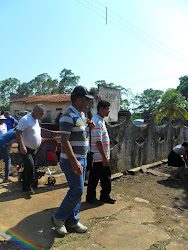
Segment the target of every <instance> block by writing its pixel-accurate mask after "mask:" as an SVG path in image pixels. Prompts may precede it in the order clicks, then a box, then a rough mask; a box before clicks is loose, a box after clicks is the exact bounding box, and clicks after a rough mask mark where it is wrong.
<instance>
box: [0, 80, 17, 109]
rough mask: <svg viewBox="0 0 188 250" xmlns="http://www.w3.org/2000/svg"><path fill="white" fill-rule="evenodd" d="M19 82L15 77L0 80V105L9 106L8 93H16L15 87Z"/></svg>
mask: <svg viewBox="0 0 188 250" xmlns="http://www.w3.org/2000/svg"><path fill="white" fill-rule="evenodd" d="M19 84H20V81H19V80H18V79H16V78H8V79H5V80H3V81H0V92H1V99H0V105H1V106H3V107H4V108H5V107H8V106H9V99H10V93H17V91H16V89H17V87H18V86H19Z"/></svg>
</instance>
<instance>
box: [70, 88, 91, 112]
mask: <svg viewBox="0 0 188 250" xmlns="http://www.w3.org/2000/svg"><path fill="white" fill-rule="evenodd" d="M91 99H93V96H92V95H89V92H88V90H87V89H86V88H85V87H83V86H76V87H75V88H74V90H73V91H72V93H71V101H72V105H73V106H74V107H75V108H76V109H77V110H78V111H83V110H85V109H86V108H87V107H88V104H89V100H91Z"/></svg>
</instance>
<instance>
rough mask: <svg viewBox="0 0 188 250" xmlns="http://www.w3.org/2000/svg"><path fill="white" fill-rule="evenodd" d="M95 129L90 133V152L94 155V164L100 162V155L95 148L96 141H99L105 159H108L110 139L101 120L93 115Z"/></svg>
mask: <svg viewBox="0 0 188 250" xmlns="http://www.w3.org/2000/svg"><path fill="white" fill-rule="evenodd" d="M92 120H93V121H94V123H95V128H94V129H93V130H92V131H91V151H92V152H93V153H94V158H93V159H94V162H101V161H102V155H101V154H100V153H99V150H98V148H97V144H96V142H97V141H101V142H102V145H103V148H104V152H105V154H106V157H107V159H110V138H109V135H108V131H107V128H106V125H105V121H104V120H103V118H102V117H101V116H100V115H98V114H95V115H94V116H93V118H92Z"/></svg>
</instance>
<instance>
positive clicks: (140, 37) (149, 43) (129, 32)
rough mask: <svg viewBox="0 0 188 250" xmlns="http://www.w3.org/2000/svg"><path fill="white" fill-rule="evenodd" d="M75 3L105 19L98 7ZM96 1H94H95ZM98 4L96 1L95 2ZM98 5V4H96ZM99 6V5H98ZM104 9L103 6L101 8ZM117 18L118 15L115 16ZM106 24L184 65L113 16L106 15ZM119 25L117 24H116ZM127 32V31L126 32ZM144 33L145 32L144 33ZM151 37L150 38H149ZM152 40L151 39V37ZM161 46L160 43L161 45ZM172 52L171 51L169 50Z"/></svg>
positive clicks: (182, 61)
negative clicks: (108, 23)
mask: <svg viewBox="0 0 188 250" xmlns="http://www.w3.org/2000/svg"><path fill="white" fill-rule="evenodd" d="M76 1H77V2H79V3H80V4H82V5H84V6H85V7H86V8H88V9H90V10H92V11H93V12H95V13H96V14H97V15H99V16H100V17H102V18H103V19H106V12H105V11H102V10H101V9H99V8H98V7H96V6H95V5H93V4H91V3H90V2H88V1H87V0H84V1H85V3H87V4H89V5H90V6H92V8H91V7H89V6H88V5H86V4H84V3H83V1H82V2H81V1H79V0H76ZM95 1H96V0H95ZM96 2H98V1H96ZM98 3H99V2H98ZM99 4H100V3H99ZM100 5H101V6H103V5H102V4H100ZM103 7H104V6H103ZM93 8H95V9H97V10H99V11H100V12H102V13H103V14H105V15H104V16H102V15H101V14H99V13H98V12H97V11H95V10H93ZM117 16H118V15H117ZM109 17H110V18H111V19H113V20H114V21H115V22H113V21H111V20H110V19H109ZM121 19H123V18H121ZM108 22H110V23H111V24H113V25H115V26H116V27H118V28H120V29H122V30H123V31H125V32H126V33H128V34H129V35H131V36H132V37H134V38H136V39H137V40H139V41H141V42H142V43H144V44H146V45H148V46H149V47H151V48H152V49H154V50H156V51H158V52H159V53H162V54H163V55H165V56H167V57H169V58H171V59H173V60H175V61H178V62H181V63H184V60H182V59H181V58H179V57H177V56H176V55H174V54H172V53H171V52H169V51H167V50H166V49H164V48H161V47H160V46H159V45H157V44H155V43H154V42H151V41H149V40H148V39H147V38H146V37H144V36H143V35H140V34H139V33H138V32H135V31H134V30H132V29H131V28H129V27H127V26H126V25H125V24H124V23H121V22H120V21H119V20H117V19H116V18H114V17H113V16H111V15H108ZM117 23H119V24H120V25H121V26H120V25H119V24H117ZM127 30H128V31H127ZM144 33H145V32H144ZM145 34H146V35H147V36H150V35H148V34H147V33H145ZM150 37H151V36H150ZM151 38H152V37H151ZM152 39H153V40H156V39H154V38H152ZM156 41H157V40H156ZM161 44H162V43H161ZM165 46H166V47H168V46H167V45H165ZM171 50H172V49H171Z"/></svg>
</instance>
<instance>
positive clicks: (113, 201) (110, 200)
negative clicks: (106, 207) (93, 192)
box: [100, 196, 116, 204]
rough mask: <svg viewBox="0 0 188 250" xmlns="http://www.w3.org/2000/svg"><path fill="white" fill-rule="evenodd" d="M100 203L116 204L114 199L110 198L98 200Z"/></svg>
mask: <svg viewBox="0 0 188 250" xmlns="http://www.w3.org/2000/svg"><path fill="white" fill-rule="evenodd" d="M100 201H101V202H104V203H109V204H114V203H115V202H116V199H114V198H112V197H111V196H108V197H106V198H100Z"/></svg>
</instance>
